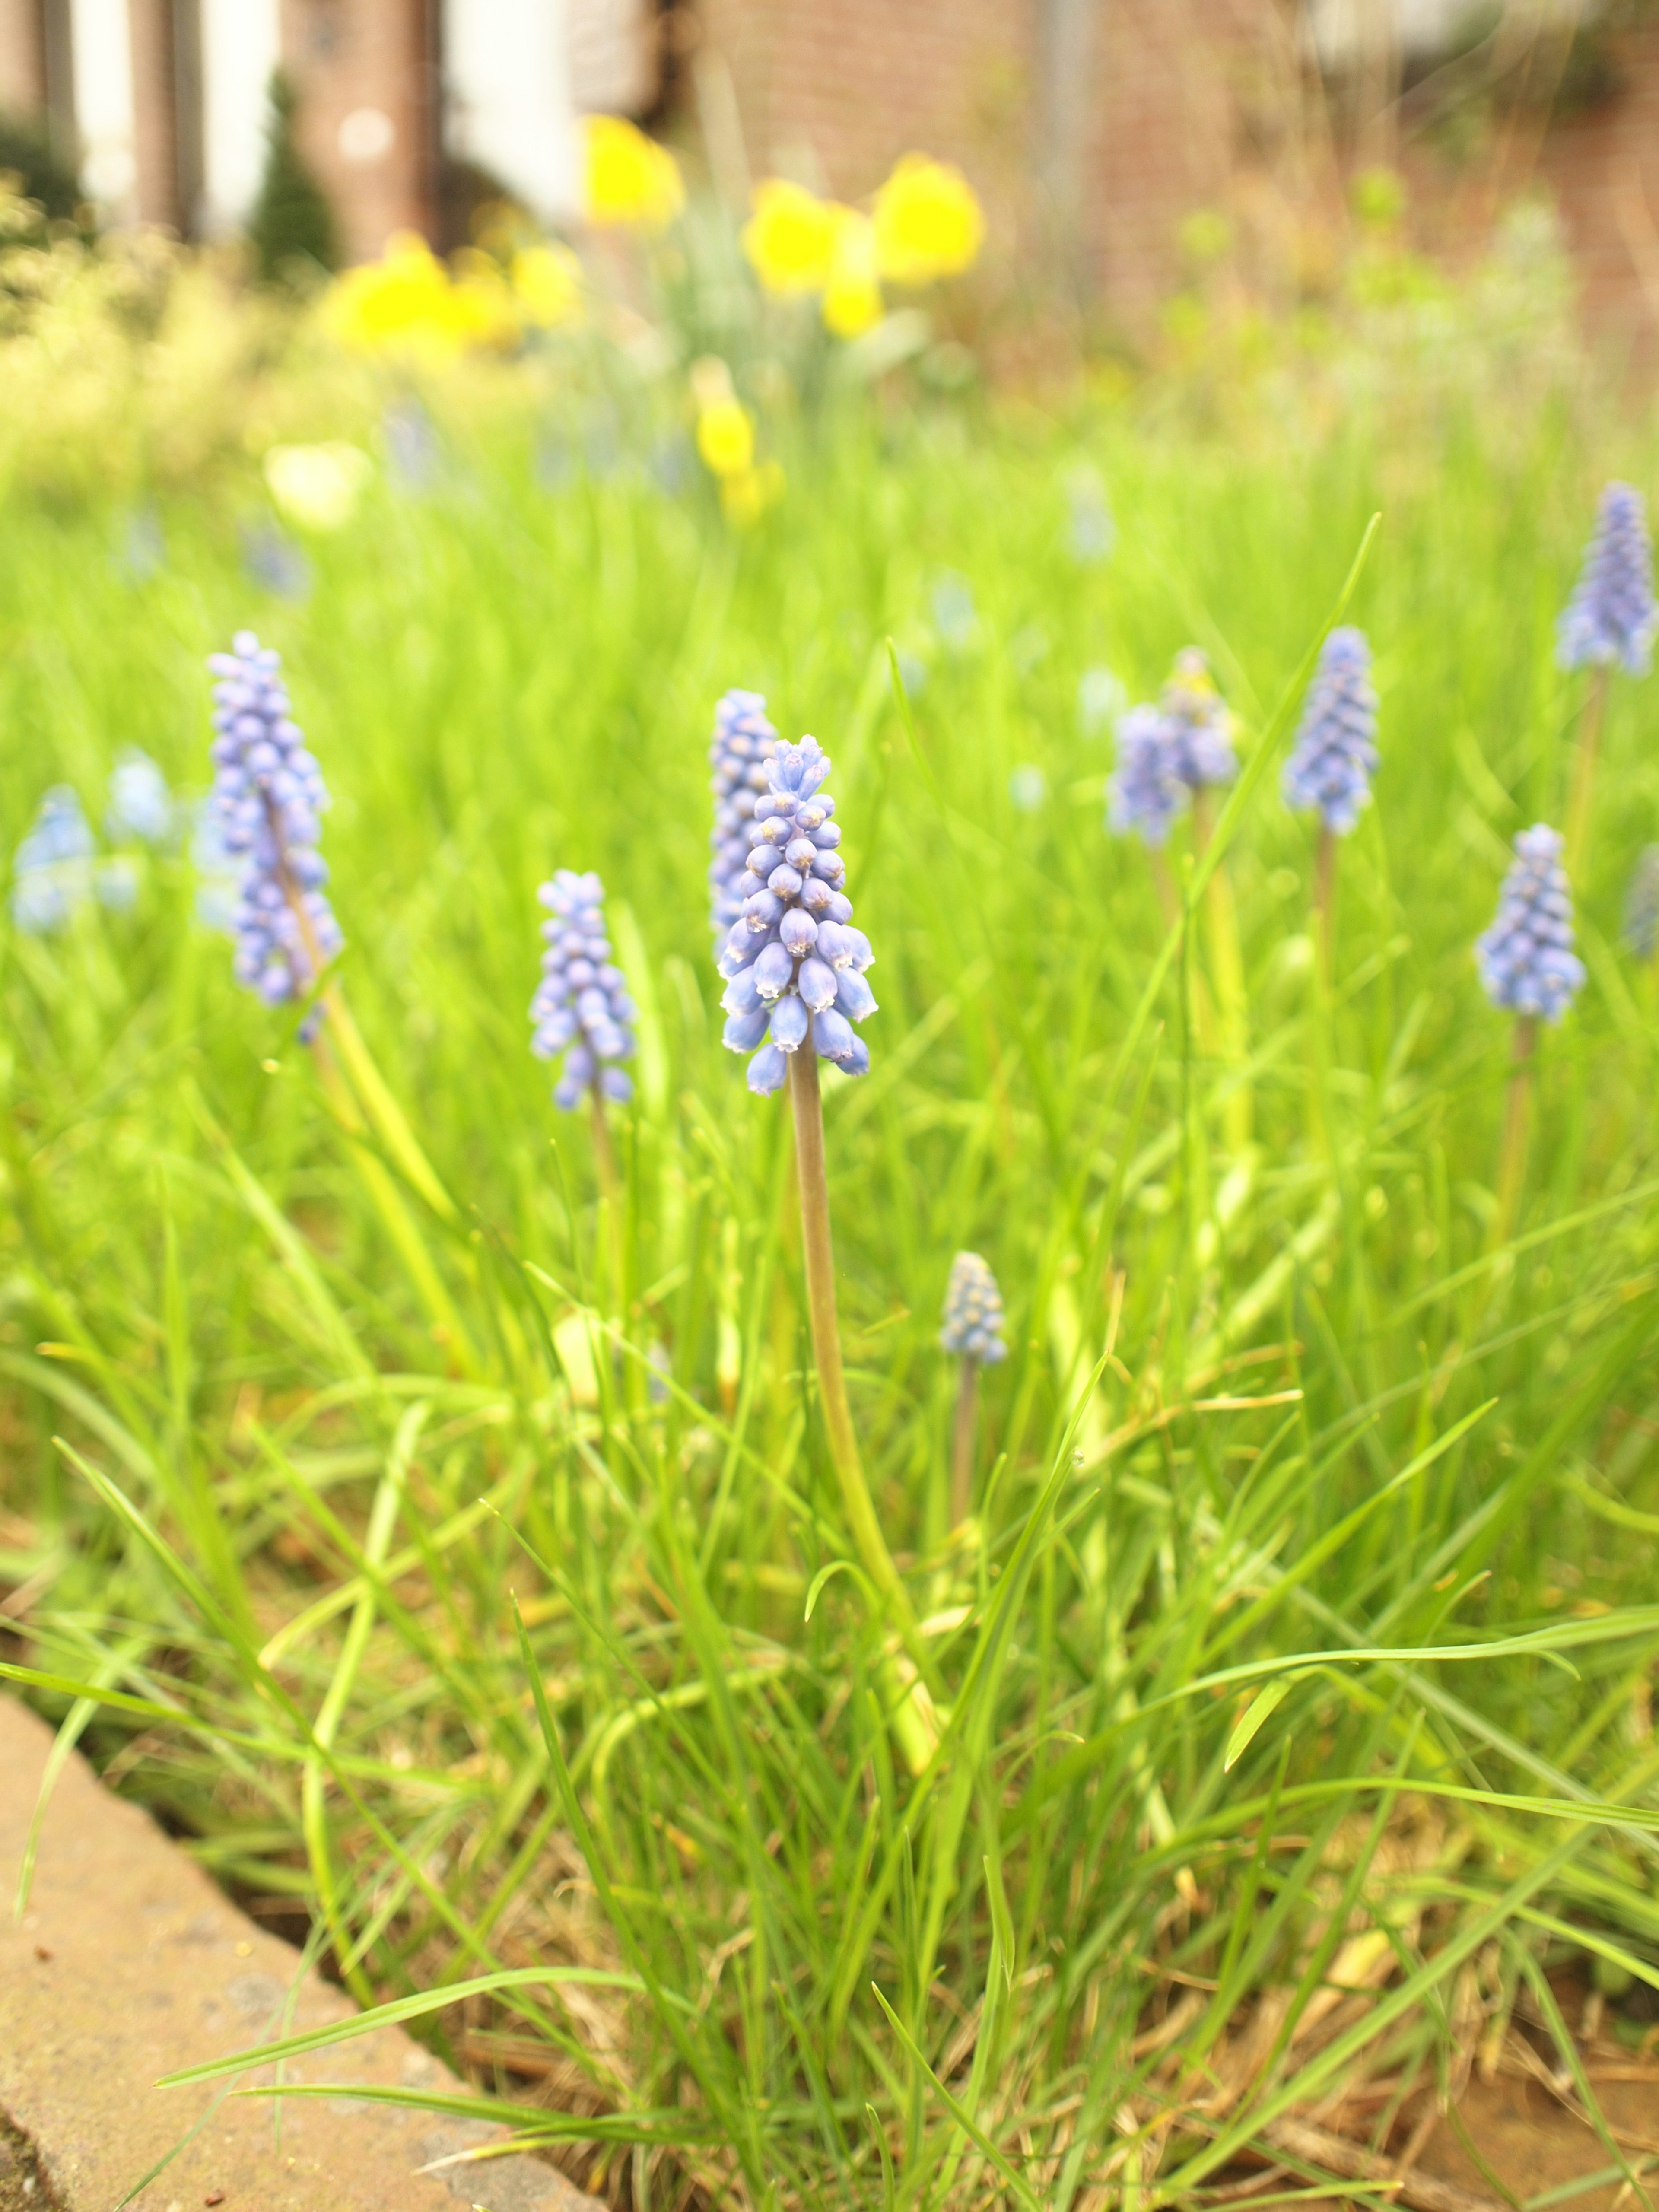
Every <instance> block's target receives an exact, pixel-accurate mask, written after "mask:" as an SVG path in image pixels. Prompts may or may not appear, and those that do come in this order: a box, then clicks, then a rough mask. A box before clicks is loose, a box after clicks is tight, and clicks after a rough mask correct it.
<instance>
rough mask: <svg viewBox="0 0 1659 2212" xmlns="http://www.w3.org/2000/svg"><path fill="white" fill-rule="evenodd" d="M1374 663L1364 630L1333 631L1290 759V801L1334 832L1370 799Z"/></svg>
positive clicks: (1341, 833)
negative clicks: (1371, 677)
mask: <svg viewBox="0 0 1659 2212" xmlns="http://www.w3.org/2000/svg"><path fill="white" fill-rule="evenodd" d="M1370 667H1371V648H1370V644H1369V643H1368V641H1367V640H1366V637H1365V634H1364V631H1363V630H1358V629H1334V630H1333V631H1332V632H1331V634H1330V635H1329V636H1328V638H1327V639H1326V641H1325V644H1324V647H1323V650H1322V652H1321V653H1320V656H1319V665H1318V667H1317V668H1316V671H1314V679H1313V682H1312V684H1310V686H1309V690H1308V697H1307V702H1306V704H1305V705H1304V708H1303V710H1302V726H1301V728H1300V729H1299V730H1298V731H1297V739H1296V745H1295V748H1294V750H1292V752H1291V757H1290V758H1289V760H1287V761H1286V762H1285V775H1284V784H1283V788H1284V793H1285V805H1287V806H1289V807H1293V808H1296V809H1297V810H1309V811H1313V812H1315V813H1316V814H1317V815H1318V816H1319V818H1320V821H1321V823H1322V825H1323V827H1324V829H1326V830H1327V831H1328V833H1329V834H1330V835H1331V836H1334V837H1346V836H1347V835H1348V834H1349V832H1350V831H1351V830H1352V829H1353V828H1354V827H1355V825H1356V823H1358V820H1359V817H1360V815H1361V814H1362V813H1363V812H1364V810H1365V808H1366V807H1367V806H1369V805H1370V802H1371V778H1372V776H1373V775H1375V774H1376V764H1377V750H1376V692H1375V691H1374V690H1372V689H1371V682H1370Z"/></svg>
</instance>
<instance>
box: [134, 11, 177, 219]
mask: <svg viewBox="0 0 1659 2212" xmlns="http://www.w3.org/2000/svg"><path fill="white" fill-rule="evenodd" d="M130 9H131V12H130V15H129V19H128V20H129V21H130V22H131V26H132V107H133V146H132V151H133V159H134V161H135V164H136V166H137V203H138V220H139V221H140V222H158V223H165V224H166V225H167V227H168V228H170V229H173V230H179V231H182V230H183V228H185V210H184V206H183V202H182V196H181V193H180V191H179V112H178V97H177V94H178V59H177V56H176V53H175V52H174V48H173V0H130Z"/></svg>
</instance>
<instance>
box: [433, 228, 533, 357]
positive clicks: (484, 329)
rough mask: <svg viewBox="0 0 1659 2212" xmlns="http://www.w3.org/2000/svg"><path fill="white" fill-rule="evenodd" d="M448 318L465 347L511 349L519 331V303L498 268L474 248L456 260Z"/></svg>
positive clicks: (499, 266) (465, 248) (456, 257)
mask: <svg viewBox="0 0 1659 2212" xmlns="http://www.w3.org/2000/svg"><path fill="white" fill-rule="evenodd" d="M454 270H455V282H454V283H453V286H452V288H451V291H450V298H449V315H450V319H451V322H452V324H453V327H454V330H455V333H456V336H457V337H458V338H459V341H460V343H462V344H464V345H498V346H510V345H511V344H513V342H514V340H515V339H516V338H517V337H519V335H520V327H521V324H520V311H519V303H518V301H516V300H515V299H514V298H513V292H512V289H511V288H510V287H509V285H508V283H507V279H506V277H505V276H502V274H501V265H500V264H499V263H498V262H495V261H492V260H491V259H490V258H489V254H487V253H481V252H479V251H478V249H477V247H476V246H463V247H462V249H461V251H460V252H459V253H458V254H457V255H456V256H455V262H454Z"/></svg>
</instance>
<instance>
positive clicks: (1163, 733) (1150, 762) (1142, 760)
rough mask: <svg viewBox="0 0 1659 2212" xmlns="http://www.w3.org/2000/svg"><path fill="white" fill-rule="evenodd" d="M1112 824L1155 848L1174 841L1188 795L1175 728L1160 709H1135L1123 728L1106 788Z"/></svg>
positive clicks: (1121, 833) (1122, 723)
mask: <svg viewBox="0 0 1659 2212" xmlns="http://www.w3.org/2000/svg"><path fill="white" fill-rule="evenodd" d="M1106 799H1107V808H1106V823H1107V827H1108V828H1109V829H1113V830H1115V832H1116V833H1117V835H1118V836H1127V835H1128V833H1129V832H1130V831H1131V830H1133V831H1134V832H1135V834H1136V835H1137V836H1139V838H1140V841H1141V842H1142V843H1143V844H1145V845H1148V846H1150V847H1151V848H1152V850H1153V851H1154V852H1157V851H1159V850H1161V848H1163V847H1164V846H1165V845H1167V844H1168V843H1169V842H1170V830H1171V829H1173V828H1174V827H1175V819H1176V815H1178V814H1180V813H1181V812H1182V811H1183V810H1184V809H1185V808H1186V806H1187V805H1188V803H1189V802H1188V793H1187V787H1186V786H1185V785H1184V784H1183V783H1182V782H1181V781H1180V780H1179V778H1178V777H1176V775H1175V773H1174V771H1173V769H1172V767H1171V765H1170V733H1169V726H1168V724H1167V722H1166V721H1165V719H1164V713H1163V710H1162V709H1161V708H1158V707H1150V706H1140V707H1132V708H1130V709H1129V711H1128V713H1127V714H1125V715H1124V716H1123V717H1122V719H1121V720H1120V721H1119V723H1118V726H1117V767H1116V768H1115V770H1114V771H1113V774H1112V777H1111V780H1110V781H1109V783H1108V784H1107V787H1106Z"/></svg>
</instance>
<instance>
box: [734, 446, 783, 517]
mask: <svg viewBox="0 0 1659 2212" xmlns="http://www.w3.org/2000/svg"><path fill="white" fill-rule="evenodd" d="M782 496H783V470H782V467H781V465H780V464H779V463H778V462H776V461H763V462H762V463H761V465H760V466H759V467H758V468H750V469H740V470H738V471H736V472H735V473H734V474H732V475H731V476H726V477H721V478H720V506H721V507H722V508H723V509H724V511H725V513H726V520H727V521H728V522H735V523H736V524H738V526H739V528H742V529H747V528H748V527H749V526H750V524H751V523H755V522H758V521H759V520H760V519H761V517H762V515H763V514H764V513H765V512H766V510H767V508H768V507H770V506H772V505H773V503H774V502H775V501H777V500H780V499H781V498H782Z"/></svg>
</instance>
